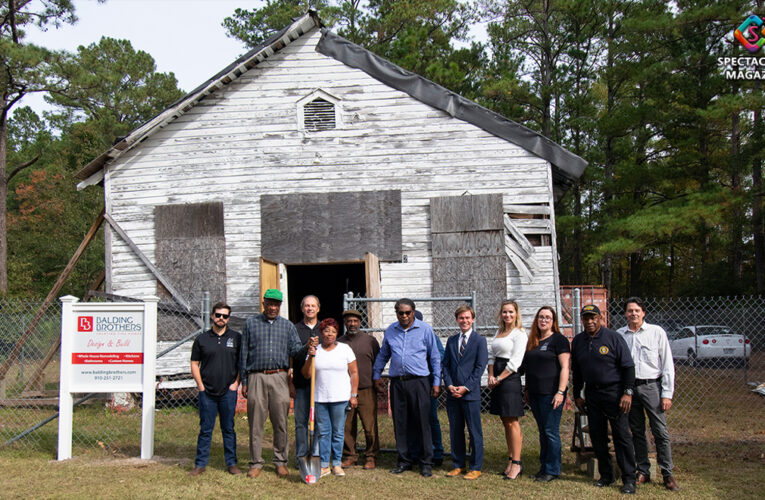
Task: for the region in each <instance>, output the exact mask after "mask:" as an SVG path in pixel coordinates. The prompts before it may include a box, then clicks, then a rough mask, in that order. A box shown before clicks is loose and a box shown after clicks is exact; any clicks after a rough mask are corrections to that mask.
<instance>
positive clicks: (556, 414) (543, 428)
mask: <svg viewBox="0 0 765 500" xmlns="http://www.w3.org/2000/svg"><path fill="white" fill-rule="evenodd" d="M554 396H555V394H535V393H529V406H531V413H533V414H534V420H536V421H537V427H538V428H539V470H540V471H542V472H543V473H544V474H549V475H551V476H560V449H561V442H560V417H561V414H562V413H563V405H562V404H561V405H560V406H559V407H558V408H557V409H553V407H552V400H553V397H554Z"/></svg>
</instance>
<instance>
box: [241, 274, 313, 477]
mask: <svg viewBox="0 0 765 500" xmlns="http://www.w3.org/2000/svg"><path fill="white" fill-rule="evenodd" d="M282 299H283V295H282V292H281V291H279V290H277V289H275V288H269V289H268V290H266V293H265V294H263V312H262V313H260V314H255V315H253V316H250V317H249V318H247V322H246V323H245V325H244V331H243V332H242V350H241V364H240V366H241V367H242V376H241V379H242V395H243V396H244V397H246V398H247V420H248V421H249V424H250V471H249V472H248V473H247V477H252V478H255V477H258V475H260V471H261V469H262V468H263V464H264V461H263V456H262V453H261V452H262V449H263V427H264V426H265V423H266V417H268V418H269V419H270V420H271V426H272V427H273V429H274V441H273V443H274V465H275V466H276V474H277V475H278V476H279V477H286V476H287V475H288V471H287V455H288V445H289V437H288V435H287V414H288V413H289V410H290V393H289V380H288V379H289V367H290V356H292V357H295V358H300V357H303V358H305V356H306V352H307V351H306V349H305V347H304V346H303V345H302V344H301V342H300V337H299V336H298V333H297V330H296V329H295V325H293V324H292V323H291V322H289V321H287V320H286V319H284V318H282V317H281V316H279V309H280V308H281V305H282Z"/></svg>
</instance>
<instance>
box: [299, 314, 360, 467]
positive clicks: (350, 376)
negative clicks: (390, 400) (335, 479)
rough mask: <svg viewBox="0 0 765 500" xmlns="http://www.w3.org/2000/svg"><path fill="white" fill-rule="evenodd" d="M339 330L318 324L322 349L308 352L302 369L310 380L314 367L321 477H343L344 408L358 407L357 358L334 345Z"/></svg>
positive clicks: (334, 325) (330, 323) (344, 346)
mask: <svg viewBox="0 0 765 500" xmlns="http://www.w3.org/2000/svg"><path fill="white" fill-rule="evenodd" d="M338 330H340V326H339V325H338V324H337V321H335V320H334V319H332V318H327V319H325V320H324V321H322V322H321V323H319V332H320V333H321V336H320V337H321V345H319V346H317V347H313V346H310V347H309V348H308V358H307V360H306V363H305V364H304V365H303V370H302V371H303V376H304V377H305V378H310V377H311V365H313V363H316V383H315V386H316V387H315V392H314V394H315V396H314V397H315V402H316V423H317V426H318V438H319V457H320V460H321V475H322V477H323V476H326V475H327V474H329V473H330V468H329V465H330V458H331V459H332V469H331V472H332V474H335V475H336V476H344V475H345V472H343V468H342V466H341V460H342V456H343V439H344V435H345V434H344V433H345V413H346V408H347V407H348V406H349V405H350V407H351V408H356V406H357V405H358V404H359V403H358V400H357V399H356V398H357V397H358V394H357V393H358V388H359V372H358V370H357V368H356V356H354V354H353V351H352V350H351V347H350V346H349V345H348V344H342V343H338V342H337V332H338Z"/></svg>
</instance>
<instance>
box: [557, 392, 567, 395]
mask: <svg viewBox="0 0 765 500" xmlns="http://www.w3.org/2000/svg"><path fill="white" fill-rule="evenodd" d="M558 394H560V395H561V396H565V395H566V391H558Z"/></svg>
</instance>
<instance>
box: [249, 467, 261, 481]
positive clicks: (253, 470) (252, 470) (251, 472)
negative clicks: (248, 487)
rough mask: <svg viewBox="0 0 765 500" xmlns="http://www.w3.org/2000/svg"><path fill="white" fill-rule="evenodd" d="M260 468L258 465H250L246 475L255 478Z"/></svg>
mask: <svg viewBox="0 0 765 500" xmlns="http://www.w3.org/2000/svg"><path fill="white" fill-rule="evenodd" d="M261 470H262V469H261V468H260V467H250V470H249V471H248V472H247V477H251V478H253V479H254V478H256V477H258V476H259V475H260V471H261Z"/></svg>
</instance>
